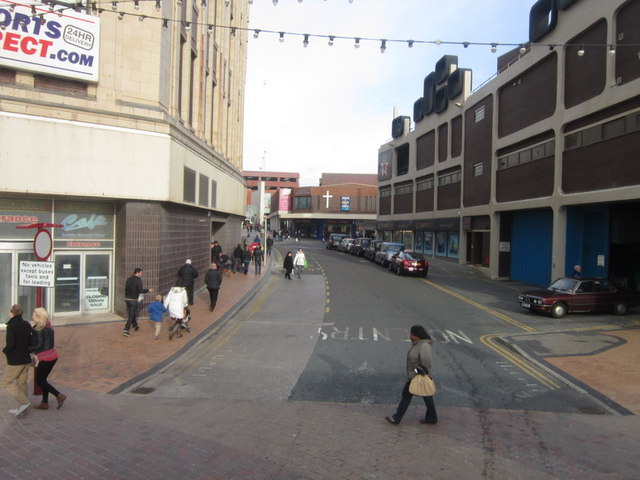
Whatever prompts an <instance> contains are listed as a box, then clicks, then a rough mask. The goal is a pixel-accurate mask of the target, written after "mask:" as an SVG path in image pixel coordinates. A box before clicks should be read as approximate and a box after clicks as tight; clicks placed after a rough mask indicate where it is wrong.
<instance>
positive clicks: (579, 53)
mask: <svg viewBox="0 0 640 480" xmlns="http://www.w3.org/2000/svg"><path fill="white" fill-rule="evenodd" d="M583 55H584V45H581V46H580V48H579V49H578V56H579V57H582V56H583Z"/></svg>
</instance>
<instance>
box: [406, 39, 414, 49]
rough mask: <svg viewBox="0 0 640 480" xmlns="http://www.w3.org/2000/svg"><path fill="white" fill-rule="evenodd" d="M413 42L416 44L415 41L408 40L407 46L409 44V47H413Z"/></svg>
mask: <svg viewBox="0 0 640 480" xmlns="http://www.w3.org/2000/svg"><path fill="white" fill-rule="evenodd" d="M413 44H414V41H413V40H407V46H408V47H409V48H413Z"/></svg>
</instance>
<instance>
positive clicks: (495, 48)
mask: <svg viewBox="0 0 640 480" xmlns="http://www.w3.org/2000/svg"><path fill="white" fill-rule="evenodd" d="M497 51H498V44H497V43H492V44H491V53H496V52H497Z"/></svg>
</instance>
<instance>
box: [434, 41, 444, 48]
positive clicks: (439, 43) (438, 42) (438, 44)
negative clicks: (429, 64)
mask: <svg viewBox="0 0 640 480" xmlns="http://www.w3.org/2000/svg"><path fill="white" fill-rule="evenodd" d="M433 43H435V44H436V46H437V47H439V46H440V45H442V40H440V39H438V40H435V41H434V42H433Z"/></svg>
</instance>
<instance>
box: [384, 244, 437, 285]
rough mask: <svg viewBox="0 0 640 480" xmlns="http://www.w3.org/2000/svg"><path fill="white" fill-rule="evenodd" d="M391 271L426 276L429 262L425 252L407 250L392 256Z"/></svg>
mask: <svg viewBox="0 0 640 480" xmlns="http://www.w3.org/2000/svg"><path fill="white" fill-rule="evenodd" d="M389 271H390V272H396V273H397V274H398V275H420V276H421V277H425V278H426V277H427V273H428V271H429V262H428V261H427V259H426V257H425V256H424V255H423V254H421V253H418V252H410V251H407V250H405V251H402V252H399V253H397V254H395V255H394V256H393V257H391V260H389Z"/></svg>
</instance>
